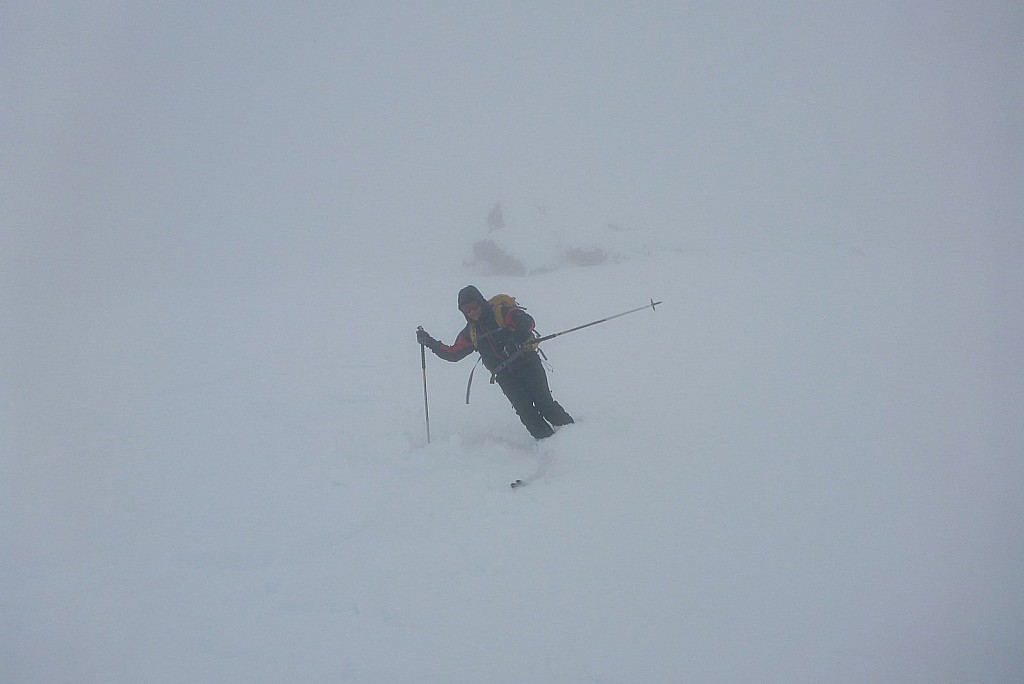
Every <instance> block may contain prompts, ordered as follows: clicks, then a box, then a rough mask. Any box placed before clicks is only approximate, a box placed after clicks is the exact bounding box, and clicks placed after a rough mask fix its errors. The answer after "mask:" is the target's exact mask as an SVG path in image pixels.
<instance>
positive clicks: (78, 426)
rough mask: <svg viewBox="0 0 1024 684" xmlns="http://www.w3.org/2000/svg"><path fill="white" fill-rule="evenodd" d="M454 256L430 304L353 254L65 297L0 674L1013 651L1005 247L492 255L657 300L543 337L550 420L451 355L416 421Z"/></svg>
mask: <svg viewBox="0 0 1024 684" xmlns="http://www.w3.org/2000/svg"><path fill="white" fill-rule="evenodd" d="M438 258H443V257H441V255H438ZM436 264H437V262H436V261H433V260H431V261H429V262H428V263H425V264H424V265H423V266H421V267H420V268H419V270H418V272H410V271H406V274H405V275H406V276H407V277H408V278H409V279H410V280H411V281H412V282H415V283H416V284H417V286H416V290H417V291H419V292H420V293H421V296H419V297H410V296H408V293H409V291H410V290H408V289H407V287H406V286H405V285H404V284H398V283H395V282H394V281H393V280H391V279H390V278H386V277H381V278H379V279H374V278H372V277H369V278H368V277H367V276H366V275H365V274H360V275H359V277H358V278H346V277H345V276H344V274H334V275H332V276H329V277H328V276H322V277H319V278H309V279H304V280H302V281H301V282H293V283H288V284H283V283H278V284H271V285H264V286H263V287H262V288H261V287H257V286H253V289H252V290H247V291H236V290H232V289H223V290H219V291H211V290H207V289H203V290H193V291H189V290H175V291H166V290H160V291H155V292H150V293H146V294H144V295H138V294H135V295H131V296H128V295H126V296H124V297H121V298H111V297H103V298H96V297H92V296H90V295H88V294H82V295H80V296H78V297H76V298H74V299H73V300H70V301H69V302H68V303H67V308H66V309H65V310H63V311H61V312H59V316H60V320H61V322H60V324H59V325H57V326H56V327H53V326H54V325H55V318H54V317H51V316H43V314H40V318H39V326H40V327H39V328H38V329H36V330H34V331H32V332H34V333H35V335H33V336H32V337H31V339H34V340H35V341H36V342H37V343H38V346H37V347H35V348H34V349H31V350H23V352H24V353H25V354H26V355H27V356H28V359H27V360H28V361H29V366H30V367H32V368H33V369H34V370H37V371H41V372H42V373H43V374H42V375H41V376H40V377H38V378H36V380H35V381H34V382H33V383H32V384H31V385H30V386H29V391H27V392H25V393H24V394H23V395H22V396H20V397H18V398H17V401H16V403H14V404H13V405H12V404H10V403H9V404H8V408H7V409H6V415H8V416H12V415H13V417H15V418H17V422H14V421H13V420H12V421H10V422H9V423H8V425H9V428H8V430H6V432H7V433H8V434H9V435H11V436H13V438H14V439H13V441H12V442H10V443H12V444H14V445H15V448H16V451H15V452H14V453H17V454H19V455H20V456H21V457H20V458H8V459H5V460H4V463H3V469H4V477H3V482H4V484H5V487H6V490H7V491H6V492H5V494H4V503H3V506H4V516H3V517H4V520H5V521H7V523H6V525H5V528H4V530H5V531H4V548H5V549H6V550H7V551H6V553H5V562H4V565H3V576H4V581H3V587H4V589H3V607H4V624H5V628H4V629H5V634H6V636H5V638H4V640H3V651H4V652H3V663H4V665H3V669H4V671H5V673H6V674H5V679H6V680H8V681H18V682H36V681H38V682H43V681H47V682H57V681H68V682H70V681H104V682H136V681H198V680H207V681H239V682H241V681H247V682H249V681H267V682H272V681H275V682H276V681H286V680H287V681H306V682H313V681H324V682H327V681H358V682H382V681H394V682H398V681H436V682H479V681H495V682H499V681H508V682H513V681H516V682H520V681H544V682H572V681H601V682H627V681H720V682H732V681H777V682H792V681H832V682H863V681H874V682H934V681H1013V680H1014V679H1015V677H1016V674H1019V673H1020V672H1021V671H1022V670H1021V668H1022V666H1024V662H1022V659H1021V654H1022V653H1024V650H1022V649H1021V648H1020V646H1021V644H1022V643H1024V641H1022V639H1024V633H1022V624H1021V620H1020V616H1021V615H1022V610H1024V591H1022V590H1021V588H1020V587H1021V585H1020V581H1019V578H1020V577H1021V576H1022V575H1021V571H1022V570H1024V556H1022V547H1024V545H1022V542H1021V540H1022V539H1024V535H1022V532H1024V530H1022V520H1024V517H1022V515H1021V513H1022V512H1024V511H1022V504H1021V500H1020V497H1019V484H1020V482H1021V481H1022V480H1021V474H1022V472H1021V465H1020V460H1019V452H1018V451H1016V449H1017V447H1019V445H1020V443H1021V442H1020V437H1021V435H1020V427H1019V422H1018V421H1015V420H1014V419H1013V418H1014V416H1013V413H1014V411H1015V409H1014V408H1013V407H1014V406H1018V407H1019V405H1020V404H1019V403H1016V402H1019V400H1020V385H1019V384H1018V381H1019V379H1020V376H1019V372H1020V365H1019V361H1020V355H1019V351H1017V350H1015V349H1011V348H1010V347H1009V346H1001V345H1003V342H1002V341H1001V338H1002V335H1003V333H1004V332H1005V330H1004V329H1003V327H1002V326H1003V322H1002V320H1003V319H1002V318H1001V317H1000V311H999V308H998V306H997V305H996V303H997V302H998V301H999V298H1000V295H999V294H998V293H995V292H992V291H991V289H990V288H989V283H988V282H987V279H986V277H985V276H984V275H983V269H981V268H978V266H980V265H979V264H971V263H967V262H965V261H964V257H962V256H958V255H953V254H929V253H927V252H924V251H914V250H910V251H907V252H902V253H887V254H871V253H868V254H865V253H861V252H858V251H855V250H851V249H848V248H844V247H842V246H813V245H809V246H803V247H786V248H779V249H770V248H764V249H757V250H751V251H749V252H747V253H736V252H734V251H729V250H724V251H718V250H714V249H709V250H707V251H705V252H703V253H697V252H683V253H680V252H675V253H671V252H666V253H661V254H657V255H653V256H650V257H646V258H644V257H637V258H635V259H631V260H627V261H621V262H618V263H609V264H605V265H601V266H594V267H589V268H566V269H561V270H558V271H554V272H551V273H547V274H545V275H541V276H536V277H532V278H521V279H509V278H474V282H476V283H477V284H478V285H479V286H480V287H481V288H482V289H483V290H484V291H485V292H486V293H494V292H497V291H511V292H513V293H514V294H516V296H518V297H519V299H520V301H522V302H523V303H525V304H526V305H527V306H529V307H530V311H531V312H532V313H534V315H535V316H536V317H537V319H538V321H539V322H540V325H541V326H542V329H543V330H544V331H554V330H555V329H561V328H565V327H570V326H572V325H576V324H579V323H583V322H586V321H588V320H593V319H596V318H599V317H602V316H605V315H610V314H612V313H617V312H618V311H621V310H625V309H627V308H631V307H632V306H634V305H641V304H642V303H643V302H644V301H646V300H647V299H649V296H656V297H658V298H661V299H664V300H665V303H664V305H663V306H661V307H658V310H657V311H656V312H651V311H642V312H638V313H636V314H632V315H631V316H629V317H623V318H621V319H616V320H614V321H609V322H607V323H605V324H602V325H600V326H594V327H593V328H590V329H587V330H585V331H580V332H579V333H574V334H572V335H566V336H564V337H561V338H558V339H557V340H553V341H551V342H549V343H548V345H547V348H548V353H549V356H550V362H551V364H552V366H553V372H552V373H551V375H550V377H551V382H552V386H553V389H554V392H555V395H556V397H557V398H559V400H560V401H562V402H563V404H564V405H565V406H567V407H568V408H569V409H570V410H571V411H572V412H573V413H574V414H575V415H576V417H577V418H578V420H579V422H578V424H577V425H574V426H570V427H568V428H566V429H563V430H562V431H560V432H559V433H558V434H557V435H555V436H554V437H553V438H551V439H550V440H548V441H546V442H543V443H541V444H540V445H539V446H538V445H536V444H535V443H534V442H533V441H532V440H531V439H530V438H529V436H528V434H527V433H526V431H525V430H524V429H523V428H522V426H521V425H519V423H518V422H517V420H516V418H515V416H514V414H513V413H512V411H511V409H510V408H509V407H508V406H507V405H506V403H505V400H504V398H503V397H502V396H501V394H500V392H499V391H498V390H497V389H496V388H495V387H493V386H490V385H488V384H487V383H486V380H485V378H486V376H484V377H483V378H481V377H480V374H478V377H477V380H476V384H475V387H474V393H473V397H472V403H471V404H470V405H469V406H466V405H465V404H464V402H463V394H464V389H465V381H466V377H467V374H468V372H469V368H470V365H471V363H470V361H468V360H467V361H465V362H463V363H462V364H446V363H444V362H442V361H440V360H438V359H436V358H435V357H433V356H432V355H429V358H428V365H427V379H428V387H429V397H430V402H431V405H430V415H431V428H432V437H433V439H432V443H431V444H430V445H427V444H426V443H425V430H424V416H423V406H422V399H423V397H422V384H421V382H422V374H421V369H420V365H419V354H418V346H417V345H416V344H415V339H414V336H413V332H414V328H415V325H416V324H423V325H424V326H426V327H427V329H428V330H431V331H432V332H434V333H435V334H437V335H439V336H442V337H445V338H446V339H450V338H451V337H452V336H453V335H454V333H455V332H457V330H458V328H459V327H460V314H459V313H458V311H457V310H456V308H455V305H454V296H455V291H456V289H457V288H456V287H454V284H455V283H462V282H463V281H467V282H468V280H469V278H470V276H468V275H465V274H458V275H454V274H449V275H442V274H438V273H437V272H436V271H435V270H434V269H432V268H430V267H429V266H430V265H436ZM953 270H958V272H959V275H960V276H961V277H958V278H956V279H953V278H950V277H948V276H949V275H950V274H951V273H952V271H953ZM456 273H457V271H456ZM32 361H35V362H36V363H34V364H33V363H31V362H32ZM538 471H539V472H538ZM535 473H536V474H538V478H537V480H536V482H534V483H533V484H531V485H530V486H529V487H527V488H524V489H521V490H517V491H513V490H511V489H510V488H509V483H510V482H511V480H513V479H515V478H519V477H524V476H531V475H533V474H535Z"/></svg>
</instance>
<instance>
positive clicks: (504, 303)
mask: <svg viewBox="0 0 1024 684" xmlns="http://www.w3.org/2000/svg"><path fill="white" fill-rule="evenodd" d="M487 303H488V304H490V305H491V310H492V311H493V312H494V320H495V321H497V322H498V327H499V328H504V327H505V316H507V315H508V312H509V311H511V310H512V309H514V308H516V307H518V308H520V309H524V310H525V309H526V307H524V306H519V304H518V303H517V302H516V298H515V297H513V296H512V295H507V294H496V295H494V296H493V297H491V298H490V299H488V300H487ZM469 341H470V342H472V343H473V348H474V349H476V326H475V325H471V326H469Z"/></svg>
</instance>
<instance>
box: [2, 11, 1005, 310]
mask: <svg viewBox="0 0 1024 684" xmlns="http://www.w3.org/2000/svg"><path fill="white" fill-rule="evenodd" d="M511 5H514V6H511ZM1021 35H1024V10H1022V9H1021V6H1020V5H1019V4H1017V3H1011V2H981V3H971V4H969V5H968V4H964V3H958V2H941V3H935V2H929V3H916V2H915V3H896V4H895V6H894V5H893V3H889V2H867V3H839V2H781V3H780V2H771V3H768V2H726V3H707V2H688V3H676V2H672V3H662V2H641V3H624V2H601V3H586V4H585V5H579V3H551V2H525V3H512V4H510V3H470V2H465V3H460V2H455V3H452V2H447V3H394V2H383V3H382V2H358V3H353V2H345V3H335V2H318V3H309V2H302V3H283V2H282V3H267V2H261V3H226V4H221V3H195V2H185V3H130V2H108V3H69V2H56V3H35V2H10V3H5V4H4V7H3V8H2V9H0V59H2V62H0V63H2V70H0V71H2V81H0V87H2V94H3V97H2V105H0V106H2V110H0V113H2V118H3V125H2V126H0V141H2V143H0V144H2V148H0V153H2V158H3V165H2V171H0V173H2V189H0V193H2V194H0V202H2V206H0V212H2V213H0V231H2V236H0V239H2V241H3V243H2V246H3V253H4V256H3V259H4V262H3V264H4V269H3V270H4V279H5V281H6V283H7V284H8V285H9V286H11V287H14V288H19V289H20V288H22V287H28V288H29V289H30V290H31V291H34V292H38V291H40V289H42V290H43V291H46V290H50V289H51V288H56V289H58V290H63V289H67V288H70V289H76V288H81V287H106V286H122V285H124V284H126V283H127V284H129V285H132V284H140V283H141V284H153V283H156V284H160V283H165V282H169V281H176V280H178V279H181V278H189V279H195V280H196V281H197V282H200V283H211V284H212V283H215V282H217V279H218V278H219V277H221V276H222V275H223V274H229V273H233V272H236V271H237V270H239V269H240V270H241V271H245V270H246V269H255V270H257V271H260V270H266V269H268V268H281V269H291V268H300V267H303V266H304V265H305V264H307V263H308V261H309V260H310V259H311V258H316V257H323V256H325V255H326V256H329V257H330V258H332V259H341V260H345V259H346V258H347V257H355V259H354V261H353V263H368V262H370V263H372V262H374V261H375V260H377V259H378V258H379V257H381V256H383V255H385V254H386V253H387V252H388V251H390V250H394V249H396V248H401V247H402V246H403V245H408V247H409V249H415V248H416V246H417V245H419V244H423V242H422V241H424V240H431V239H432V240H446V239H451V237H452V235H457V234H458V231H463V232H464V231H465V230H466V229H467V228H468V227H474V226H476V225H478V224H482V221H483V217H484V216H485V215H486V211H487V210H488V209H489V208H490V206H491V205H492V204H493V203H494V202H499V201H500V202H502V203H504V204H505V206H506V207H507V208H508V209H509V210H511V211H514V210H515V208H516V207H534V206H558V207H559V208H560V209H561V210H562V212H563V215H565V216H569V217H573V220H576V221H578V222H579V223H581V224H604V223H606V222H613V223H616V224H619V225H625V226H628V227H631V228H635V229H643V230H652V231H667V232H685V233H688V234H693V235H697V236H700V235H711V234H726V235H732V236H734V237H735V238H736V239H738V240H751V241H766V240H772V239H775V238H777V237H779V236H813V237H814V238H815V239H822V240H833V241H839V242H847V243H851V244H852V245H854V246H856V247H857V248H858V249H866V248H871V247H873V246H874V245H876V244H878V243H879V241H885V242H895V243H897V244H906V243H910V244H915V243H918V242H921V241H933V242H936V243H942V242H946V241H949V240H955V241H956V243H957V244H960V242H961V241H962V240H967V241H969V242H975V243H977V244H981V245H983V248H984V249H991V250H992V252H993V253H994V254H1002V253H1005V252H1006V249H1005V247H1006V246H1007V243H1009V242H1012V243H1013V244H1014V245H1015V246H1019V245H1020V242H1019V240H1020V239H1019V238H1018V237H1017V234H1019V233H1020V230H1019V227H1020V225H1019V224H1020V218H1019V217H1020V216H1021V215H1022V201H1021V199H1020V194H1021V193H1020V192H1019V188H1020V187H1024V182H1022V181H1024V173H1022V162H1021V159H1022V158H1024V154H1022V153H1024V145H1022V140H1024V133H1022V124H1021V119H1020V112H1021V111H1024V97H1022V92H1024V85H1022V84H1024V56H1022V53H1024V48H1022V47H1021V45H1022V43H1021V41H1020V36H1021ZM381 238H384V239H381ZM236 267H237V268H236ZM44 273H48V274H50V275H48V276H45V277H44V276H42V275H41V274H44ZM58 274H59V275H58ZM44 286H45V287H44Z"/></svg>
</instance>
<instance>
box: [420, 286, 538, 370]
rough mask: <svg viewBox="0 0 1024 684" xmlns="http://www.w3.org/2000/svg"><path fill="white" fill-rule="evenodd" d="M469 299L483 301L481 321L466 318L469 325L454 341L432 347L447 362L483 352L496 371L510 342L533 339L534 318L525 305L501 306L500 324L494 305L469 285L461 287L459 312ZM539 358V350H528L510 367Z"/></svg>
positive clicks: (482, 357)
mask: <svg viewBox="0 0 1024 684" xmlns="http://www.w3.org/2000/svg"><path fill="white" fill-rule="evenodd" d="M470 301H477V302H479V303H480V320H478V321H476V322H474V321H471V320H470V319H469V318H468V317H467V318H466V327H465V328H463V329H462V331H461V332H460V333H459V335H458V337H456V338H455V342H454V343H453V344H451V345H447V344H443V343H442V344H438V345H437V346H436V347H434V348H433V352H434V353H435V354H437V355H438V356H439V357H441V358H442V359H444V360H445V361H459V360H461V359H464V358H465V357H467V356H469V354H470V353H472V352H473V350H474V349H475V350H476V351H478V352H480V358H481V359H482V360H483V362H484V366H486V367H487V369H488V370H490V371H492V372H493V371H494V369H496V368H497V367H498V366H500V365H501V364H502V362H504V361H505V360H506V359H508V356H509V355H508V352H506V347H508V346H509V344H510V343H511V342H516V343H521V342H525V341H526V340H528V339H529V338H530V335H531V333H532V332H533V328H534V320H533V317H532V316H531V315H530V314H528V313H526V311H525V310H523V308H522V307H519V306H510V307H500V309H499V311H498V313H497V315H499V316H501V317H502V324H499V323H498V320H497V318H496V317H495V310H494V307H492V306H491V304H490V302H488V301H487V299H486V298H485V297H484V296H483V295H482V294H480V290H478V289H477V288H476V287H475V286H473V285H467V286H466V287H464V288H462V289H461V290H459V309H460V311H461V309H462V306H463V305H464V304H466V302H470ZM463 315H465V314H463ZM474 339H475V340H476V343H475V344H474ZM536 357H537V352H534V351H530V352H526V353H525V354H522V355H521V357H520V358H517V359H516V360H515V361H514V362H512V364H510V365H509V368H510V369H513V370H514V369H515V367H516V365H518V364H519V363H521V362H524V361H527V360H530V359H531V358H536Z"/></svg>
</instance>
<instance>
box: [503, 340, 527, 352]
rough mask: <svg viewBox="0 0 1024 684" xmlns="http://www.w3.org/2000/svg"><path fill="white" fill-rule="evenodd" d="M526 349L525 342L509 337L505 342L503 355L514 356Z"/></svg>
mask: <svg viewBox="0 0 1024 684" xmlns="http://www.w3.org/2000/svg"><path fill="white" fill-rule="evenodd" d="M525 348H526V340H519V339H516V337H515V336H513V337H510V338H509V339H508V341H506V342H505V353H506V354H508V355H509V356H514V355H515V354H518V353H519V352H521V351H523V350H524V349H525Z"/></svg>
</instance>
